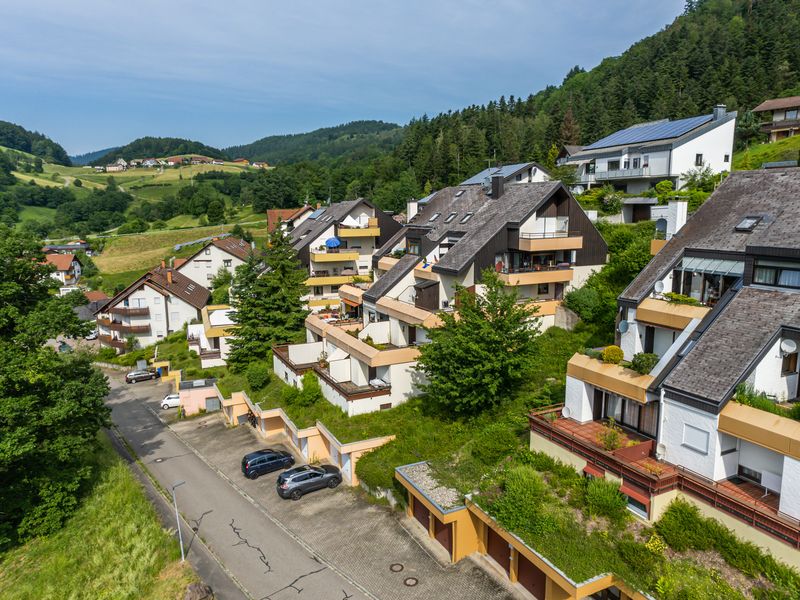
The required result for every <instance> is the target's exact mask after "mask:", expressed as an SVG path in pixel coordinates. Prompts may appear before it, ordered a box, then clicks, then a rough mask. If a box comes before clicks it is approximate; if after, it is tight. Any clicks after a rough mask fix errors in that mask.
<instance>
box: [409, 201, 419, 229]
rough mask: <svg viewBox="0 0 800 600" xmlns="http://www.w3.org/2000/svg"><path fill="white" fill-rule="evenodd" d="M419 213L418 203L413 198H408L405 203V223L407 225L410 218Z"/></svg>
mask: <svg viewBox="0 0 800 600" xmlns="http://www.w3.org/2000/svg"><path fill="white" fill-rule="evenodd" d="M418 212H419V202H417V200H416V199H415V198H409V200H408V201H407V202H406V223H408V222H409V221H410V220H411V219H412V218H414V217H416V216H417V213H418Z"/></svg>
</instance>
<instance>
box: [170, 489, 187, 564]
mask: <svg viewBox="0 0 800 600" xmlns="http://www.w3.org/2000/svg"><path fill="white" fill-rule="evenodd" d="M184 483H186V482H185V481H178V482H177V483H173V484H172V504H173V505H174V506H175V525H177V527H178V541H179V542H180V544H181V562H184V561H185V560H186V555H185V554H184V553H183V534H182V533H181V517H180V515H179V514H178V500H177V498H176V497H175V488H176V487H179V486H182V485H183V484H184Z"/></svg>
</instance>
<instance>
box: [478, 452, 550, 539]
mask: <svg viewBox="0 0 800 600" xmlns="http://www.w3.org/2000/svg"><path fill="white" fill-rule="evenodd" d="M503 487H504V488H505V494H503V496H501V497H500V498H499V499H498V500H497V501H496V502H495V503H494V504H493V506H492V512H493V514H494V515H495V516H496V517H497V519H498V521H500V523H501V524H502V525H503V526H505V527H507V528H508V529H509V530H511V531H527V532H530V533H531V534H533V535H546V534H548V533H550V532H553V531H555V530H556V529H557V528H558V523H557V522H556V520H555V518H554V517H553V515H551V514H549V513H547V512H546V511H545V510H544V506H545V505H546V504H547V503H546V502H545V500H546V498H547V497H548V495H549V490H548V486H547V483H545V481H544V479H542V476H541V475H540V474H539V473H537V472H536V470H535V469H534V468H533V467H529V466H525V465H523V466H518V467H514V468H512V469H509V471H508V472H507V473H506V474H505V479H504V482H503Z"/></svg>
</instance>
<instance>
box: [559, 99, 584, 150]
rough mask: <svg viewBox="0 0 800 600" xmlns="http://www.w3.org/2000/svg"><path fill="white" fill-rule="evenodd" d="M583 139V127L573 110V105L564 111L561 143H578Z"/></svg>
mask: <svg viewBox="0 0 800 600" xmlns="http://www.w3.org/2000/svg"><path fill="white" fill-rule="evenodd" d="M580 141H581V128H580V126H579V125H578V121H577V120H576V119H575V115H574V114H573V112H572V105H570V106H568V107H567V110H566V111H565V112H564V120H563V121H562V122H561V144H562V145H563V144H578V143H580Z"/></svg>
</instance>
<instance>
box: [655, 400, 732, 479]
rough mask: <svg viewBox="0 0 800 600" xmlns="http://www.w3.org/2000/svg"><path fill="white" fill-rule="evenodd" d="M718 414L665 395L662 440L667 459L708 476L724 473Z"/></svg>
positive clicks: (660, 434)
mask: <svg viewBox="0 0 800 600" xmlns="http://www.w3.org/2000/svg"><path fill="white" fill-rule="evenodd" d="M717 423H718V417H717V416H716V415H712V414H709V413H706V412H702V411H700V410H696V409H693V408H690V407H688V406H686V405H684V404H680V403H678V402H676V401H674V400H671V399H670V398H669V397H668V396H666V395H665V396H664V397H663V398H662V404H661V428H660V431H659V442H660V443H662V444H664V446H665V447H666V453H665V455H664V459H665V460H666V461H667V462H671V463H673V464H676V465H681V466H684V467H686V468H687V469H690V470H692V471H694V472H696V473H699V474H700V475H702V476H704V477H707V478H709V479H714V480H716V479H719V478H721V477H722V476H723V475H724V470H723V464H722V457H721V456H720V448H719V436H718V435H717Z"/></svg>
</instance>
